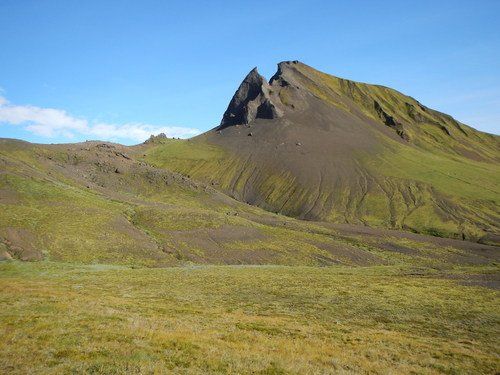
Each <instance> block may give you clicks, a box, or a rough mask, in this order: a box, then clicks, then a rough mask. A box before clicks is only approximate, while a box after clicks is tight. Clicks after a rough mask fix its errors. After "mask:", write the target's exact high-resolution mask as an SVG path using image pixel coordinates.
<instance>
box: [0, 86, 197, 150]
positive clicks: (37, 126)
mask: <svg viewBox="0 0 500 375" xmlns="http://www.w3.org/2000/svg"><path fill="white" fill-rule="evenodd" d="M0 124H8V125H17V126H22V127H23V128H24V129H25V130H27V131H29V132H31V133H33V134H36V135H38V136H42V137H46V138H54V137H63V138H68V139H72V138H74V137H75V136H78V135H83V136H86V137H93V138H99V139H101V140H119V139H126V140H131V141H134V142H142V141H144V140H146V139H147V138H148V137H149V136H150V135H151V134H155V135H157V134H159V133H165V134H166V135H167V136H168V137H180V138H185V137H190V136H193V135H196V134H199V133H200V131H199V130H198V129H193V128H184V127H177V126H155V125H148V124H135V123H130V124H121V125H119V124H106V123H102V122H89V121H87V120H85V119H81V118H76V117H73V116H71V115H69V114H68V113H66V111H64V110H60V109H54V108H40V107H35V106H31V105H15V104H12V103H10V102H9V101H8V100H7V99H6V98H5V97H3V96H1V95H0Z"/></svg>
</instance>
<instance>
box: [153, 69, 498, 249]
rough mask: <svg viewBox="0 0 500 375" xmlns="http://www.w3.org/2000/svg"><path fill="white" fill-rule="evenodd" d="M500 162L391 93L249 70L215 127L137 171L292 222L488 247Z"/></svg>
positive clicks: (296, 72) (312, 76)
mask: <svg viewBox="0 0 500 375" xmlns="http://www.w3.org/2000/svg"><path fill="white" fill-rule="evenodd" d="M194 149H196V150H197V151H196V152H191V151H190V150H194ZM499 151H500V138H499V137H498V136H496V135H492V134H487V133H483V132H480V131H478V130H475V129H473V128H472V127H470V126H467V125H465V124H463V123H461V122H459V121H457V120H455V119H454V118H452V117H451V116H449V115H446V114H443V113H441V112H438V111H435V110H433V109H430V108H428V107H426V106H425V105H423V104H421V103H420V102H418V101H417V100H415V99H413V98H412V97H409V96H406V95H404V94H402V93H400V92H398V91H396V90H393V89H390V88H387V87H384V86H379V85H371V84H365V83H359V82H354V81H350V80H346V79H342V78H337V77H334V76H331V75H328V74H325V73H322V72H320V71H318V70H315V69H313V68H311V67H309V66H307V65H305V64H303V63H300V62H298V61H286V62H282V63H280V64H278V71H277V72H276V74H275V75H274V76H273V77H272V78H271V79H270V81H269V82H268V81H267V80H266V79H265V78H264V77H262V76H261V75H260V74H259V73H258V71H257V69H253V70H252V71H251V72H250V73H249V74H248V75H247V76H246V77H245V79H244V80H243V82H242V83H241V85H240V86H239V88H238V89H237V91H236V93H235V95H234V96H233V98H232V100H231V102H230V104H229V106H228V108H227V110H226V112H225V113H224V115H223V118H222V121H221V123H220V125H219V126H217V127H215V128H214V129H212V130H210V131H208V132H206V133H204V134H202V135H200V136H198V137H196V138H193V139H191V140H190V142H184V143H183V144H182V145H180V144H175V145H174V144H173V143H168V144H151V145H150V147H148V148H147V149H146V151H145V157H144V160H147V161H148V162H150V163H152V164H153V165H155V166H157V167H162V168H168V169H170V170H174V171H176V172H179V173H182V174H184V175H189V176H191V177H192V178H194V179H195V180H199V181H203V182H205V183H207V184H209V185H211V186H214V187H216V188H218V189H219V190H221V191H223V192H225V193H227V194H229V195H230V196H232V197H234V198H235V199H237V200H239V201H242V202H246V203H249V204H251V205H255V206H259V207H262V208H263V209H265V210H268V211H271V212H276V213H280V214H283V215H287V216H291V217H296V218H300V219H306V220H316V221H327V222H334V223H350V224H358V225H367V226H372V227H384V228H396V229H404V230H408V231H413V232H418V233H426V234H431V235H435V236H442V237H452V238H459V239H469V240H473V241H478V240H479V241H483V242H492V243H494V242H497V241H498V233H499V226H500V225H499V224H500V221H499V217H500V213H499V209H498V204H499V197H500V194H499V188H498V186H500V167H499V161H500V152H499Z"/></svg>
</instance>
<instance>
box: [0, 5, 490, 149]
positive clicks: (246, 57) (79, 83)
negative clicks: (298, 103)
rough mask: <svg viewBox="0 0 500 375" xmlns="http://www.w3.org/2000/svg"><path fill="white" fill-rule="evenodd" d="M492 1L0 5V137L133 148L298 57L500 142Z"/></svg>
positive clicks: (184, 126) (197, 123)
mask: <svg viewBox="0 0 500 375" xmlns="http://www.w3.org/2000/svg"><path fill="white" fill-rule="evenodd" d="M499 17H500V1H496V0H495V1H487V0H482V1H481V0H476V1H460V0H455V1H401V0H399V1H314V0H309V1H258V0H254V1H236V0H234V1H216V0H214V1H186V0H184V1H174V0H170V1H151V0H141V1H139V0H136V1H126V0H121V1H112V0H99V1H93V0H85V1H79V0H78V1H73V0H64V1H59V0H58V1H55V0H0V46H1V47H0V88H1V90H2V91H1V92H0V137H15V138H22V139H26V140H29V141H34V142H44V143H51V142H69V141H71V142H73V141H81V140H85V139H96V138H100V139H109V140H115V141H120V142H123V143H126V144H133V143H138V142H139V141H141V140H142V139H143V138H144V137H146V135H147V134H149V133H152V132H158V131H160V130H164V131H167V132H168V133H169V134H170V135H173V136H182V137H186V136H190V135H193V134H195V133H197V132H200V131H204V130H208V129H210V128H212V127H214V126H215V125H217V124H218V123H219V121H220V118H221V116H222V114H223V112H224V110H225V109H226V106H227V104H228V103H229V100H230V99H231V96H232V95H233V93H234V91H235V90H236V88H237V87H238V85H239V83H240V81H241V80H242V79H243V77H244V76H245V75H246V73H248V71H249V70H250V69H251V68H253V67H254V66H258V68H259V71H260V72H261V74H263V75H264V76H266V77H267V78H269V77H270V76H271V75H272V74H273V73H274V72H275V70H276V64H277V63H278V62H279V61H283V60H300V61H302V62H304V63H306V64H309V65H311V66H313V67H315V68H317V69H319V70H322V71H325V72H327V73H330V74H333V75H337V76H340V77H344V78H349V79H354V80H357V81H363V82H369V83H378V84H383V85H386V86H390V87H393V88H395V89H397V90H399V91H402V92H403V93H405V94H408V95H411V96H413V97H415V98H416V99H418V100H420V101H421V102H422V103H424V104H426V105H428V106H430V107H432V108H435V109H438V110H440V111H443V112H446V113H449V114H451V115H452V116H454V117H456V118H457V119H458V120H460V121H462V122H465V123H467V124H469V125H472V126H474V127H476V128H478V129H481V130H484V131H487V132H491V133H496V134H498V133H500V22H498V19H499Z"/></svg>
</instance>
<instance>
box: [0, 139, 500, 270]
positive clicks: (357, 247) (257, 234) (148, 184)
mask: <svg viewBox="0 0 500 375" xmlns="http://www.w3.org/2000/svg"><path fill="white" fill-rule="evenodd" d="M154 150H156V152H160V151H161V152H163V153H164V152H166V151H168V152H173V153H174V154H175V158H182V160H184V161H186V160H188V161H189V160H191V159H189V158H199V157H202V156H203V157H205V158H207V159H208V160H212V158H214V157H215V156H214V155H217V154H216V152H217V151H216V149H212V148H209V147H207V145H206V144H203V145H200V144H199V143H198V142H193V143H191V141H182V140H172V139H168V140H167V139H162V138H158V139H153V141H152V142H148V143H145V144H143V145H139V146H134V147H126V146H121V145H117V144H111V143H104V142H85V143H79V144H66V145H37V144H31V143H27V142H22V141H15V140H7V139H4V140H0V209H1V211H0V212H1V214H0V257H1V258H3V259H10V258H14V259H22V260H42V259H44V260H51V261H64V262H77V263H114V264H122V265H133V266H149V267H162V266H171V265H183V264H191V263H197V264H203V263H209V264H286V265H331V264H344V265H377V264H378V265H382V264H416V265H418V264H420V265H434V264H444V263H446V264H450V265H451V264H491V262H494V261H495V260H496V259H497V251H496V248H495V247H493V246H488V245H483V244H473V243H470V242H464V241H458V240H448V239H438V238H433V237H429V236H419V235H416V234H411V233H404V232H398V231H384V230H375V229H370V228H364V227H358V226H349V225H347V226H346V225H335V224H330V223H325V222H306V221H300V220H296V219H292V218H288V217H286V216H283V215H278V214H274V213H270V212H267V211H265V210H263V209H261V208H258V207H254V206H251V205H247V204H245V203H241V202H238V201H236V200H234V199H232V198H230V197H228V196H226V195H224V194H223V193H221V192H219V191H218V190H217V189H215V188H217V187H218V186H216V185H211V184H210V185H207V184H204V183H201V182H196V181H195V180H192V179H191V178H189V177H188V176H183V175H180V174H178V173H176V172H172V171H169V170H166V169H162V168H157V167H154V166H152V165H151V164H149V163H147V162H144V161H141V159H145V158H147V157H148V155H149V154H148V152H152V151H154ZM195 160H199V159H195ZM181 164H182V163H179V165H181Z"/></svg>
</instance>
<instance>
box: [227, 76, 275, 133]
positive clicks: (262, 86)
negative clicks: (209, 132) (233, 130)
mask: <svg viewBox="0 0 500 375" xmlns="http://www.w3.org/2000/svg"><path fill="white" fill-rule="evenodd" d="M271 94H272V92H271V89H270V86H269V83H268V82H267V81H266V79H265V78H264V77H262V76H261V75H260V74H259V72H258V71H257V68H254V69H252V71H250V73H248V75H247V76H246V77H245V79H244V80H243V82H242V83H241V84H240V87H238V90H236V93H235V94H234V96H233V98H232V99H231V102H230V103H229V106H228V107H227V110H226V112H225V113H224V116H223V117H222V121H221V123H220V126H219V127H218V129H219V130H220V129H223V128H225V127H228V126H232V125H244V124H248V123H250V122H252V121H253V120H255V119H257V118H261V119H269V120H271V119H275V118H278V117H281V116H282V115H283V112H282V111H281V110H280V108H279V105H277V104H276V102H275V101H274V100H273V99H272V98H271Z"/></svg>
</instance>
